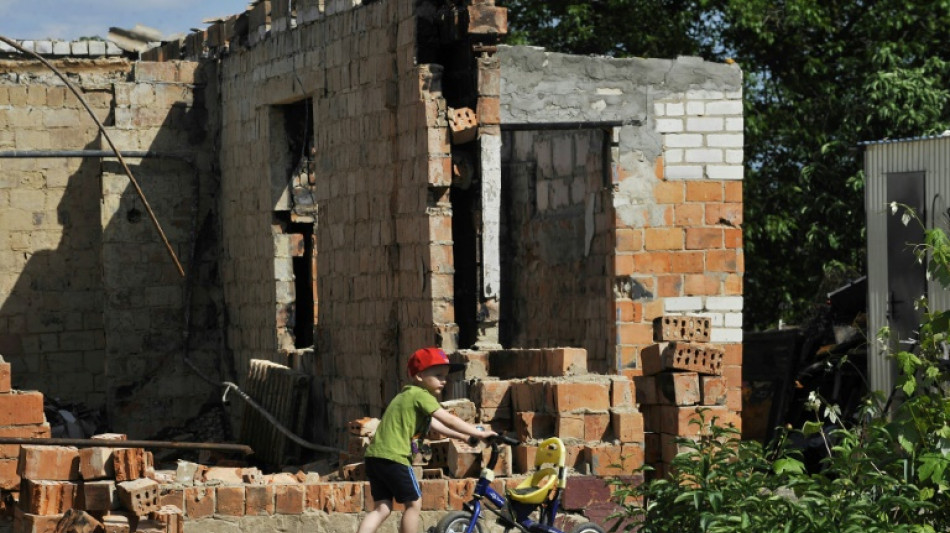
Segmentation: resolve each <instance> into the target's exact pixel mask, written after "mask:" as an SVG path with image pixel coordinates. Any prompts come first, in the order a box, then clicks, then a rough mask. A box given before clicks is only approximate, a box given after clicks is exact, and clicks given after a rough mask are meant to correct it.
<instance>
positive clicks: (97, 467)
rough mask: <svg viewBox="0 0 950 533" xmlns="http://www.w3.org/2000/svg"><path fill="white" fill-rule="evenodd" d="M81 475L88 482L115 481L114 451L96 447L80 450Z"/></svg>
mask: <svg viewBox="0 0 950 533" xmlns="http://www.w3.org/2000/svg"><path fill="white" fill-rule="evenodd" d="M79 475H80V476H81V477H82V478H83V479H86V480H94V479H107V478H113V479H114V478H115V458H114V449H113V448H104V447H99V446H96V447H93V448H83V449H81V450H79ZM121 481H126V480H125V479H123V480H121Z"/></svg>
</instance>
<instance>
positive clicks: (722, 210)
mask: <svg viewBox="0 0 950 533" xmlns="http://www.w3.org/2000/svg"><path fill="white" fill-rule="evenodd" d="M705 222H706V224H707V225H709V226H715V225H719V224H724V225H726V226H732V227H737V226H741V225H742V222H743V220H742V204H738V203H728V204H720V203H711V204H707V205H706V221H705Z"/></svg>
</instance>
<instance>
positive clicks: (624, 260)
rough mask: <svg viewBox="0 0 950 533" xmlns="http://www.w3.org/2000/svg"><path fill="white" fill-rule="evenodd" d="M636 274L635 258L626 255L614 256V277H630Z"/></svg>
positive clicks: (618, 254)
mask: <svg viewBox="0 0 950 533" xmlns="http://www.w3.org/2000/svg"><path fill="white" fill-rule="evenodd" d="M636 273H637V257H636V256H634V255H631V254H627V253H617V254H615V255H614V275H615V276H631V275H633V274H636Z"/></svg>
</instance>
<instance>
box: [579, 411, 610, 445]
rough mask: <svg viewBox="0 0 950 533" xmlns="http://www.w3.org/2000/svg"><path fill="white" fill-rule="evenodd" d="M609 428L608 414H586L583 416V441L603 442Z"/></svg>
mask: <svg viewBox="0 0 950 533" xmlns="http://www.w3.org/2000/svg"><path fill="white" fill-rule="evenodd" d="M609 427H610V413H607V412H603V413H586V414H585V415H584V440H585V441H594V440H603V439H604V437H605V436H606V434H607V428H609Z"/></svg>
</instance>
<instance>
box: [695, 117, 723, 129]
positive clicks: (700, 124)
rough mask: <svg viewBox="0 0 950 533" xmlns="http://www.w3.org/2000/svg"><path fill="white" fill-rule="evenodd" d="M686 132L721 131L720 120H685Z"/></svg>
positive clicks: (721, 121) (721, 123)
mask: <svg viewBox="0 0 950 533" xmlns="http://www.w3.org/2000/svg"><path fill="white" fill-rule="evenodd" d="M686 131H690V132H693V131H723V120H722V119H721V118H706V117H703V118H687V119H686Z"/></svg>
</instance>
